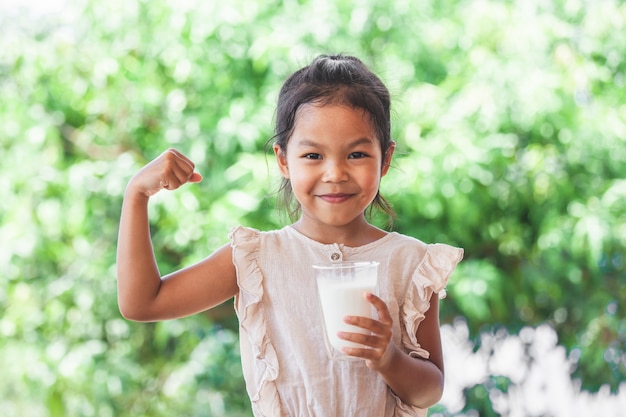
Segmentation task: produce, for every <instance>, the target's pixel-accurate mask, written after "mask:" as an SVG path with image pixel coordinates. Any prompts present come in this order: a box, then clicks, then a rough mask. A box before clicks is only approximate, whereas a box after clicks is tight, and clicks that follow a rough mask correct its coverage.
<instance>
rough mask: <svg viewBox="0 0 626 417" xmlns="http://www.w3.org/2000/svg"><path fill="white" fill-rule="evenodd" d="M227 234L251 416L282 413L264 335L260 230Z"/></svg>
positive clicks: (275, 366)
mask: <svg viewBox="0 0 626 417" xmlns="http://www.w3.org/2000/svg"><path fill="white" fill-rule="evenodd" d="M229 237H230V239H231V242H232V243H231V247H232V252H233V263H234V265H235V268H236V270H237V283H238V285H239V293H238V294H237V296H236V297H235V310H236V312H237V317H238V318H239V326H240V344H241V356H242V368H243V373H244V377H245V380H246V388H247V390H248V394H249V396H250V400H251V402H252V408H253V410H254V415H255V416H257V415H258V416H268V417H270V416H271V417H273V416H282V415H283V413H282V412H281V407H280V401H279V396H278V390H277V388H276V384H275V381H276V378H277V376H278V372H279V365H278V358H277V356H276V350H275V349H274V346H273V345H272V343H271V341H270V338H269V336H268V327H267V319H266V314H265V305H264V303H263V272H262V270H261V269H260V268H259V264H258V254H259V247H260V232H259V231H258V230H254V229H250V228H245V227H241V226H239V227H236V228H234V229H233V230H232V231H231V232H230V234H229Z"/></svg>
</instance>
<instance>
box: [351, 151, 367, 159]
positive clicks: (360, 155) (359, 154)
mask: <svg viewBox="0 0 626 417" xmlns="http://www.w3.org/2000/svg"><path fill="white" fill-rule="evenodd" d="M366 157H367V154H366V153H364V152H352V153H351V154H350V155H349V156H348V159H360V158H366Z"/></svg>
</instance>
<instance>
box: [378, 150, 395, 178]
mask: <svg viewBox="0 0 626 417" xmlns="http://www.w3.org/2000/svg"><path fill="white" fill-rule="evenodd" d="M395 150H396V142H394V141H391V144H390V145H389V147H388V148H387V151H386V152H385V154H384V155H383V166H382V168H381V173H380V176H381V177H384V176H385V175H387V171H389V167H390V166H391V157H392V156H393V151H395Z"/></svg>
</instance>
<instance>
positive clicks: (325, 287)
mask: <svg viewBox="0 0 626 417" xmlns="http://www.w3.org/2000/svg"><path fill="white" fill-rule="evenodd" d="M313 269H314V270H315V279H316V282H317V289H318V294H319V301H320V306H321V310H322V315H323V323H324V328H325V330H326V332H325V333H326V348H327V350H328V353H329V355H330V357H331V358H333V359H358V358H352V357H350V356H348V355H346V354H345V353H343V352H342V351H341V347H343V346H346V347H363V345H360V344H358V343H354V342H350V341H347V340H342V339H340V338H339V337H337V332H339V331H346V332H352V333H363V334H368V332H367V331H365V330H363V329H362V328H360V327H356V326H352V325H349V324H346V323H344V321H343V318H344V316H348V315H349V316H363V317H374V314H375V312H374V311H373V310H374V308H373V307H372V305H371V304H370V303H369V302H368V301H367V300H366V299H365V296H364V294H365V292H371V293H372V294H377V293H378V262H341V263H337V264H327V265H313Z"/></svg>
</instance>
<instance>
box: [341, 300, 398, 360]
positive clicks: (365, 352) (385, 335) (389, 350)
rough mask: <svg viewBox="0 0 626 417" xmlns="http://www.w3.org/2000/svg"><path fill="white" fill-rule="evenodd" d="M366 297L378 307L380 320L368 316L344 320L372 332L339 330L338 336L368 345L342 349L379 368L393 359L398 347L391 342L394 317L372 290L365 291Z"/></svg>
mask: <svg viewBox="0 0 626 417" xmlns="http://www.w3.org/2000/svg"><path fill="white" fill-rule="evenodd" d="M365 298H366V299H367V301H369V302H370V303H371V304H372V305H373V306H374V308H375V309H376V312H377V315H378V320H375V319H372V318H368V317H360V316H346V317H344V321H345V322H346V323H347V324H350V325H353V326H357V327H361V328H363V329H365V330H367V331H369V333H370V334H361V333H350V332H339V333H338V334H337V336H338V337H339V338H340V339H343V340H347V341H350V342H354V343H359V344H361V345H364V346H366V347H364V348H357V347H343V348H342V351H343V352H344V353H345V354H347V355H350V356H354V357H358V358H363V359H365V360H366V362H365V363H366V365H367V366H368V367H369V368H371V369H373V370H379V369H383V368H384V367H385V366H386V365H387V364H388V363H389V362H390V361H391V358H392V356H393V353H394V350H395V349H396V346H395V345H394V344H393V342H391V334H392V326H393V319H392V318H391V315H390V314H389V309H388V308H387V304H385V302H384V301H383V300H381V299H380V298H379V297H377V296H376V295H374V294H372V293H370V292H367V293H365Z"/></svg>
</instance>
